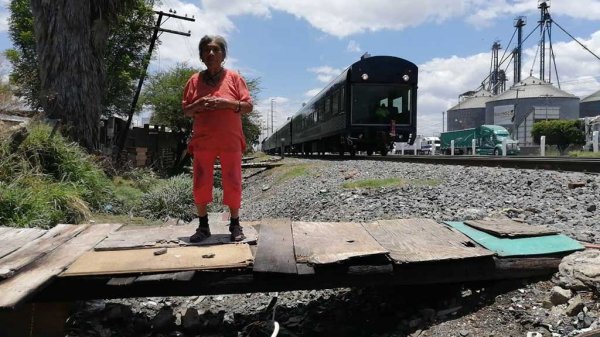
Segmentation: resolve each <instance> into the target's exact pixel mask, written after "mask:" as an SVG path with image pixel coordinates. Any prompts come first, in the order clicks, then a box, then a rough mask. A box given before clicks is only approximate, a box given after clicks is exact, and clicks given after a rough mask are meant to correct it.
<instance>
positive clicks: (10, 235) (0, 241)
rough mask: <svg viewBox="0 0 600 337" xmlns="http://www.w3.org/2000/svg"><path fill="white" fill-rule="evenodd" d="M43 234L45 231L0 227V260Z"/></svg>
mask: <svg viewBox="0 0 600 337" xmlns="http://www.w3.org/2000/svg"><path fill="white" fill-rule="evenodd" d="M44 233H46V230H44V229H40V228H12V227H0V258H2V257H4V256H6V255H8V254H10V253H12V252H14V251H15V250H17V249H19V248H21V247H23V246H24V245H26V244H27V243H29V242H30V241H33V240H35V239H37V238H39V237H40V236H42V235H44Z"/></svg>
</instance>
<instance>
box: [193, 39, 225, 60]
mask: <svg viewBox="0 0 600 337" xmlns="http://www.w3.org/2000/svg"><path fill="white" fill-rule="evenodd" d="M211 42H214V43H216V44H218V45H219V47H220V48H221V51H222V52H223V59H225V58H227V41H225V38H224V37H222V36H221V35H204V36H203V37H202V38H201V39H200V43H199V44H198V55H200V59H202V48H203V47H204V46H206V45H207V44H209V43H211Z"/></svg>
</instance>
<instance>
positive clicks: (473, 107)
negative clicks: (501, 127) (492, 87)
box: [446, 89, 493, 131]
mask: <svg viewBox="0 0 600 337" xmlns="http://www.w3.org/2000/svg"><path fill="white" fill-rule="evenodd" d="M463 97H464V99H463V100H462V101H460V100H459V102H458V104H457V105H455V106H453V107H452V108H450V109H448V111H447V114H446V125H447V126H448V128H447V131H455V130H462V129H468V128H475V127H478V126H480V125H483V124H485V103H487V102H488V101H489V100H490V99H492V97H493V95H492V93H490V92H489V91H487V90H484V89H481V90H479V91H477V92H475V93H473V94H472V95H468V96H463Z"/></svg>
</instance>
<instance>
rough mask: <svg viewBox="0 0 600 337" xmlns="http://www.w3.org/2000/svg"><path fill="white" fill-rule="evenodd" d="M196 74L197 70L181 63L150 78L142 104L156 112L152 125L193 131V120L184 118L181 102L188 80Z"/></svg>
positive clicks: (141, 100) (174, 129) (143, 94)
mask: <svg viewBox="0 0 600 337" xmlns="http://www.w3.org/2000/svg"><path fill="white" fill-rule="evenodd" d="M196 72H197V70H196V69H194V68H192V67H190V66H188V65H187V64H185V63H180V64H177V65H176V66H175V67H174V68H171V69H169V70H166V71H161V72H158V73H156V74H153V75H152V76H150V77H149V78H148V82H147V83H146V85H145V87H144V91H143V93H142V98H141V99H140V102H142V103H143V104H144V105H149V106H151V107H152V109H153V110H154V113H153V115H152V120H151V123H152V124H155V125H166V126H168V127H169V128H171V130H173V131H188V132H190V131H191V129H192V120H191V119H190V118H187V117H185V116H183V111H182V109H181V101H182V95H183V88H184V87H185V84H186V83H187V80H188V79H189V78H190V77H191V76H192V74H194V73H196Z"/></svg>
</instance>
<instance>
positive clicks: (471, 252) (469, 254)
mask: <svg viewBox="0 0 600 337" xmlns="http://www.w3.org/2000/svg"><path fill="white" fill-rule="evenodd" d="M363 226H364V227H365V229H366V230H367V231H368V232H369V233H370V234H371V235H372V236H373V237H374V238H375V240H377V242H379V244H380V245H381V246H383V247H384V248H385V249H387V250H389V251H390V254H389V256H390V257H391V258H392V260H394V262H395V263H397V264H400V263H409V262H426V261H440V260H458V259H466V258H473V257H481V256H491V255H493V253H492V252H490V251H488V250H486V249H483V248H481V247H478V246H477V245H475V244H474V243H473V242H471V240H469V238H468V237H466V236H465V235H463V234H461V233H460V232H458V231H455V230H453V229H451V228H449V227H446V226H444V225H442V224H439V223H437V222H435V221H434V220H430V219H398V220H379V221H376V222H373V223H365V224H363Z"/></svg>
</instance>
